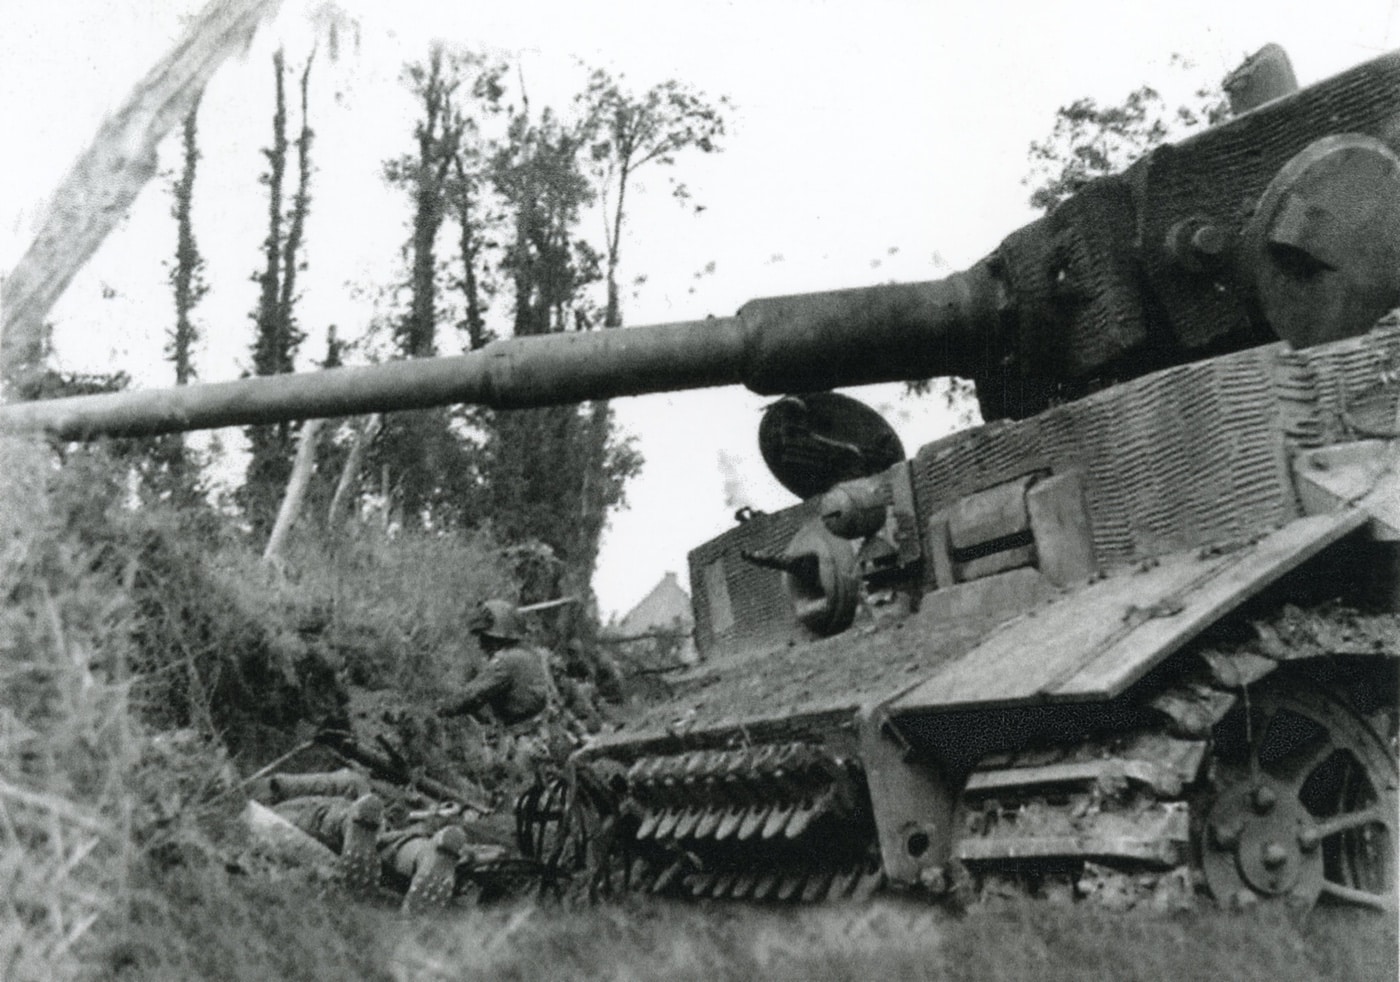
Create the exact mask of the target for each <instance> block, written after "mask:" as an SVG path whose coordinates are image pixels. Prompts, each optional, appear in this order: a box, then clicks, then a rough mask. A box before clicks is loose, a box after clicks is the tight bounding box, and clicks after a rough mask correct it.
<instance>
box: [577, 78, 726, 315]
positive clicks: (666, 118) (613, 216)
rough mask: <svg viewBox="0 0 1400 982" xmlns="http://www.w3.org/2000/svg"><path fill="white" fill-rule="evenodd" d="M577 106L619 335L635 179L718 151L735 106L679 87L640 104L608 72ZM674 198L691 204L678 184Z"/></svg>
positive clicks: (593, 81)
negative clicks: (687, 154)
mask: <svg viewBox="0 0 1400 982" xmlns="http://www.w3.org/2000/svg"><path fill="white" fill-rule="evenodd" d="M577 101H578V103H579V105H580V107H581V108H582V110H583V111H584V113H585V116H586V119H587V120H588V124H587V125H588V127H589V128H588V135H589V136H590V137H591V139H592V143H591V146H590V147H589V157H590V163H591V166H592V169H593V173H594V177H595V179H596V183H597V188H598V193H599V194H600V195H601V196H602V199H603V226H604V227H603V237H604V242H605V244H606V256H607V291H608V292H607V307H606V308H605V311H604V317H603V324H604V326H606V327H618V326H619V325H621V323H622V311H621V303H620V300H619V291H618V285H617V269H618V264H619V263H620V261H621V243H622V227H623V224H624V222H625V220H626V215H627V191H628V188H629V186H630V185H631V182H632V179H633V178H634V177H635V176H636V173H637V171H638V170H640V169H641V168H643V167H645V166H647V165H648V164H653V163H654V164H657V165H668V166H669V165H671V164H674V163H675V160H676V155H677V154H678V153H680V152H682V151H684V150H691V149H693V150H698V151H700V152H701V153H714V152H716V151H717V150H719V149H720V147H719V140H720V138H721V137H723V136H724V116H723V110H726V109H728V108H730V103H729V99H728V98H727V97H725V96H721V97H720V98H719V99H718V100H716V102H714V103H711V102H710V101H709V99H708V98H707V97H706V96H704V95H703V94H701V93H698V92H695V91H694V90H692V89H691V88H689V87H688V86H686V85H683V84H682V83H680V82H677V81H674V80H671V81H666V82H662V83H660V84H659V85H654V86H652V87H651V88H650V89H648V90H647V91H646V92H644V93H643V94H642V95H641V96H634V95H632V94H631V93H630V92H628V91H626V90H625V89H624V88H623V86H622V82H621V80H620V79H615V78H613V77H612V76H611V75H609V74H608V73H607V72H605V71H602V70H598V71H595V72H594V73H593V74H592V76H591V77H590V78H589V82H588V88H587V89H586V90H585V91H584V92H583V94H582V95H580V96H579V97H578V100H577ZM672 193H673V194H674V195H675V196H676V198H677V199H678V200H681V201H685V200H687V199H688V198H689V192H688V191H687V189H686V187H685V185H684V184H680V183H674V184H673V185H672Z"/></svg>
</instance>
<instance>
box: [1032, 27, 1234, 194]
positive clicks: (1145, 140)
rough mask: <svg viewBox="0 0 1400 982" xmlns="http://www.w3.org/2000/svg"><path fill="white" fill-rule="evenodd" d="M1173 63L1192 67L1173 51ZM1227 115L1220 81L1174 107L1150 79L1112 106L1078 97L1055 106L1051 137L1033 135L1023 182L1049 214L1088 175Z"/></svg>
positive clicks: (1113, 168) (1114, 169)
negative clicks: (1027, 170)
mask: <svg viewBox="0 0 1400 982" xmlns="http://www.w3.org/2000/svg"><path fill="white" fill-rule="evenodd" d="M1172 64H1173V65H1174V66H1176V67H1178V68H1180V69H1183V70H1184V69H1189V68H1191V65H1190V64H1189V63H1188V62H1186V61H1185V60H1184V59H1182V58H1181V56H1180V55H1173V56H1172ZM1228 115H1229V105H1228V103H1227V101H1226V99H1225V96H1224V94H1223V92H1222V91H1221V88H1220V86H1219V85H1206V86H1201V87H1200V88H1198V89H1196V90H1195V92H1194V93H1193V95H1192V96H1191V98H1190V99H1189V100H1188V101H1187V102H1185V103H1183V104H1182V105H1179V106H1177V107H1176V108H1175V109H1169V108H1168V106H1167V103H1166V100H1165V99H1163V98H1162V95H1161V94H1160V93H1159V92H1158V91H1157V90H1156V89H1155V88H1153V87H1152V86H1150V85H1143V86H1140V87H1138V88H1137V89H1134V90H1133V91H1132V92H1129V93H1128V95H1127V96H1126V97H1125V98H1124V99H1123V101H1122V102H1121V103H1120V104H1118V105H1113V106H1102V105H1100V104H1099V103H1098V102H1096V101H1095V100H1094V99H1091V98H1083V99H1076V100H1075V101H1074V102H1072V103H1070V104H1069V105H1068V106H1061V107H1060V108H1059V109H1057V110H1056V111H1055V125H1054V128H1053V129H1052V130H1051V132H1050V135H1049V136H1048V137H1046V138H1045V139H1044V140H1035V141H1032V143H1031V145H1030V151H1029V154H1030V161H1031V172H1030V174H1028V175H1027V176H1026V177H1025V178H1024V179H1023V180H1022V181H1021V183H1022V184H1024V185H1026V186H1028V187H1030V188H1031V189H1032V190H1031V196H1030V203H1031V206H1032V207H1034V208H1038V209H1040V210H1041V211H1043V212H1045V213H1046V214H1049V213H1050V212H1051V211H1054V210H1055V207H1056V206H1057V205H1059V203H1060V202H1062V201H1064V200H1065V199H1066V198H1068V197H1070V196H1071V195H1073V194H1074V193H1075V192H1076V191H1078V190H1079V189H1080V188H1082V187H1084V185H1086V184H1088V183H1089V182H1090V181H1092V180H1094V179H1095V178H1097V177H1103V176H1106V175H1108V174H1116V173H1118V172H1119V171H1121V170H1123V169H1124V168H1126V167H1127V166H1128V165H1129V164H1131V163H1132V162H1133V161H1134V160H1137V159H1138V158H1139V157H1141V156H1143V155H1144V154H1145V153H1147V151H1149V150H1151V149H1152V148H1153V147H1155V146H1158V145H1159V144H1161V143H1162V142H1164V141H1165V140H1167V139H1168V138H1169V137H1170V138H1179V137H1181V136H1184V135H1186V134H1188V133H1190V132H1192V131H1194V130H1197V129H1202V128H1204V127H1207V126H1213V125H1215V124H1216V123H1218V122H1221V121H1222V120H1224V119H1225V118H1226V117H1227V116H1228Z"/></svg>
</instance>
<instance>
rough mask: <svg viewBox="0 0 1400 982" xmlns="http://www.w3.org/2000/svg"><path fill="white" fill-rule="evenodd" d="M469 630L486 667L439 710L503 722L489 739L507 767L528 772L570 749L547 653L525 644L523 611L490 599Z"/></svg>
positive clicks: (474, 617) (453, 714) (473, 618)
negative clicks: (479, 713)
mask: <svg viewBox="0 0 1400 982" xmlns="http://www.w3.org/2000/svg"><path fill="white" fill-rule="evenodd" d="M470 629H471V632H472V633H473V634H475V635H476V636H477V638H478V640H479V642H480V644H481V647H482V650H483V651H485V652H486V653H487V655H488V659H489V660H488V661H487V663H486V666H485V667H484V668H483V669H482V670H481V671H480V672H479V673H478V674H477V676H476V678H474V679H472V681H471V682H470V683H469V684H468V685H467V687H466V688H465V689H464V690H463V691H462V692H461V693H459V694H458V695H457V697H456V698H455V699H453V700H452V701H450V702H449V703H447V704H446V705H445V706H443V707H442V708H440V709H439V710H438V714H439V715H441V716H458V715H462V714H464V713H470V712H472V711H473V710H476V709H479V708H482V707H488V708H489V709H490V710H491V712H492V714H493V715H494V716H495V719H496V721H497V722H498V723H499V724H500V728H499V730H497V731H496V732H494V733H492V734H491V735H490V736H488V738H487V743H488V744H489V745H490V746H491V747H492V748H493V752H494V754H495V755H496V759H497V760H498V761H499V762H500V763H501V764H502V765H505V766H506V767H516V768H520V769H523V770H526V771H530V770H533V769H535V768H536V767H538V766H540V765H541V764H544V763H546V762H547V761H549V760H551V759H553V758H554V757H556V756H567V754H568V751H569V749H571V745H570V741H571V740H572V737H571V736H570V731H569V728H568V727H567V726H561V725H560V724H561V723H562V722H563V717H564V711H563V706H562V700H561V699H560V696H559V690H558V689H557V688H556V687H555V684H554V678H553V676H551V675H550V671H549V664H548V660H547V656H546V655H545V653H544V652H543V651H540V650H538V649H536V648H531V647H529V646H527V645H526V644H525V643H524V638H525V631H524V627H523V626H522V625H521V623H520V615H519V612H518V611H517V610H516V609H515V606H514V605H513V604H510V603H508V602H506V601H504V600H488V601H486V602H485V603H483V604H482V605H481V606H480V607H479V608H478V609H477V611H476V613H475V614H474V615H473V616H472V620H471V628H470Z"/></svg>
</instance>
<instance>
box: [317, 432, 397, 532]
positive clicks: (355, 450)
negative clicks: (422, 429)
mask: <svg viewBox="0 0 1400 982" xmlns="http://www.w3.org/2000/svg"><path fill="white" fill-rule="evenodd" d="M383 422H384V417H383V416H381V415H380V414H379V413H375V414H374V415H373V416H371V417H370V418H369V421H368V422H366V423H365V425H364V426H363V427H362V428H361V429H358V430H356V431H355V441H354V442H353V443H351V444H350V453H349V455H348V456H347V457H346V458H345V467H344V468H343V469H342V470H341V472H340V480H339V481H337V482H336V485H335V494H333V495H331V506H330V508H328V509H327V510H326V528H328V529H330V530H331V531H332V532H334V531H336V530H337V529H339V528H340V524H341V516H342V514H343V513H344V511H345V508H346V505H347V503H348V502H349V500H350V494H351V491H352V489H353V487H354V485H355V481H356V479H357V478H358V477H359V474H360V468H361V467H362V466H363V464H364V459H365V447H367V446H369V445H370V444H371V443H372V442H374V437H375V435H376V434H377V433H378V432H379V427H380V425H381V424H382V423H383Z"/></svg>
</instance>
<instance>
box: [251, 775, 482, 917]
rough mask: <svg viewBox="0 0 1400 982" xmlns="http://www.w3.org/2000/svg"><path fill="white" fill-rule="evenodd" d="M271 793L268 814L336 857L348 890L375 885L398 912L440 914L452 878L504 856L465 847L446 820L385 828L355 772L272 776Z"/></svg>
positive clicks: (378, 801)
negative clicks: (386, 891) (394, 898)
mask: <svg viewBox="0 0 1400 982" xmlns="http://www.w3.org/2000/svg"><path fill="white" fill-rule="evenodd" d="M270 787H271V791H272V794H273V796H274V797H275V798H278V799H284V800H280V801H279V802H278V803H277V804H275V805H274V806H273V809H272V810H273V811H274V812H275V813H276V814H278V815H280V816H281V817H282V818H284V819H286V820H287V821H288V822H290V823H291V824H292V825H293V826H295V827H296V828H297V829H299V830H301V831H302V832H304V833H306V834H307V835H309V836H311V837H312V838H313V839H315V840H316V841H317V842H319V843H321V844H322V845H323V846H325V847H326V848H328V849H330V850H331V851H332V852H333V853H335V854H336V857H337V859H336V866H337V869H338V871H339V873H340V875H341V878H342V879H343V880H344V882H345V884H346V885H347V886H348V887H350V888H351V889H354V890H366V891H368V890H373V889H375V888H376V887H378V886H379V884H380V883H381V882H382V883H385V884H387V885H389V886H390V887H393V888H395V889H397V890H402V891H403V892H404V901H403V909H404V910H405V911H415V910H421V909H425V908H430V907H440V906H445V905H446V904H447V903H448V902H449V901H450V900H451V899H452V897H453V896H454V894H455V893H456V891H457V882H458V873H459V870H460V871H465V872H470V871H471V870H472V869H475V868H479V867H481V866H483V865H486V864H490V863H494V862H496V861H498V860H500V859H502V858H503V857H504V855H505V853H506V850H505V849H504V848H503V847H502V846H499V845H495V844H491V843H482V842H472V841H471V840H470V839H469V838H468V836H467V832H466V830H465V828H464V827H463V826H462V825H461V824H458V823H457V822H455V821H453V820H452V819H451V818H447V817H439V816H429V817H424V818H419V819H417V820H411V821H409V822H408V823H406V824H404V825H403V826H402V827H399V828H386V822H385V807H384V800H383V799H382V798H381V797H380V796H379V795H377V794H375V793H373V792H372V791H371V790H370V785H369V779H368V778H366V777H365V776H364V775H363V774H360V773H358V772H356V771H352V770H341V771H334V772H330V773H322V774H293V775H279V776H277V777H274V778H272V779H271V781H270Z"/></svg>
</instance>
